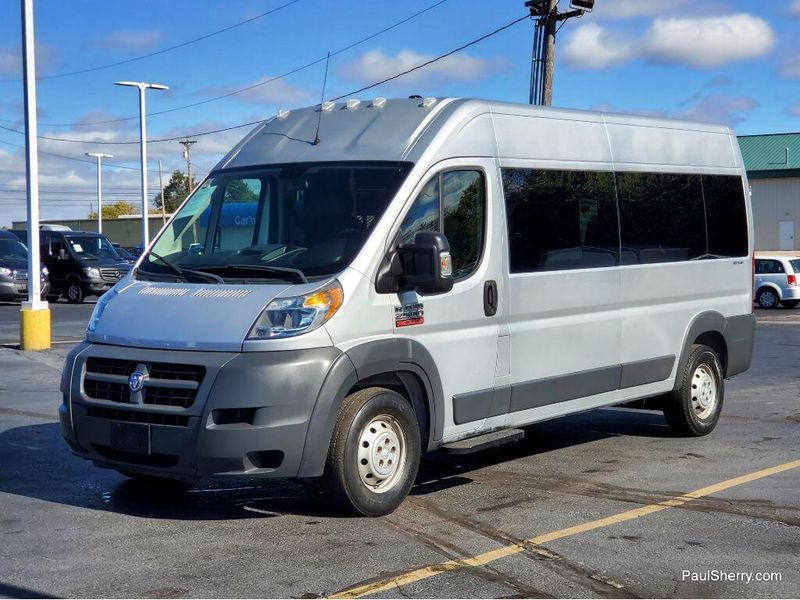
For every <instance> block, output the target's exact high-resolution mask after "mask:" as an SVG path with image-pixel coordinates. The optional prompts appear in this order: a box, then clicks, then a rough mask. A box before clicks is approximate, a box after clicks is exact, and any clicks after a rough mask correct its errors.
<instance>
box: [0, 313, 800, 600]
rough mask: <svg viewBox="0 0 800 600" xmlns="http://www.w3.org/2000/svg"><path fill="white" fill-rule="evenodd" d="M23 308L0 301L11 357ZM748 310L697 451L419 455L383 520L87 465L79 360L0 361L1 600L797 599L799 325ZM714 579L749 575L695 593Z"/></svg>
mask: <svg viewBox="0 0 800 600" xmlns="http://www.w3.org/2000/svg"><path fill="white" fill-rule="evenodd" d="M91 308H92V307H91V306H90V305H83V306H69V305H64V304H59V305H58V306H56V307H55V309H54V313H53V320H54V332H55V335H56V337H57V338H58V339H62V340H69V339H79V338H80V337H82V332H83V327H84V324H85V321H86V319H88V317H89V314H90V312H91ZM17 310H18V306H17V307H14V306H12V305H2V306H0V336H2V342H3V343H13V342H15V341H16V335H17V333H16V331H17V330H16V327H17V326H18V325H17V324H18V316H17V315H16V311H17ZM758 312H759V315H758V317H759V325H758V329H757V337H756V351H755V358H754V363H753V367H752V368H751V370H750V371H749V372H747V373H746V374H744V375H742V376H740V377H738V378H736V379H734V380H732V381H730V382H728V384H727V388H726V392H727V393H726V398H725V406H724V409H723V416H722V419H721V421H720V424H719V426H718V428H717V429H716V431H714V433H712V435H710V436H709V437H706V438H699V439H680V438H675V437H671V436H670V434H669V433H668V431H667V428H666V425H665V423H664V419H663V417H662V416H661V414H660V413H653V412H646V411H637V410H631V409H603V410H595V411H591V412H588V413H584V414H581V415H575V416H572V417H568V418H563V419H560V420H557V421H551V422H548V423H543V424H540V425H537V426H534V427H531V428H529V429H528V430H527V435H526V437H525V439H524V440H523V441H522V442H519V443H517V444H514V445H511V446H506V447H503V448H499V449H496V450H493V451H487V452H484V453H482V454H476V455H472V456H469V457H461V458H458V459H454V458H447V457H441V456H432V457H429V458H428V459H426V460H425V461H424V462H423V466H422V470H421V473H420V476H419V478H418V481H417V485H416V486H415V488H414V490H413V491H412V495H411V496H410V497H409V499H408V500H407V501H406V502H405V503H404V504H403V506H402V507H401V508H400V509H399V510H398V511H397V512H396V513H394V514H392V515H390V516H388V517H384V518H379V519H352V518H343V517H341V516H339V515H337V514H336V513H335V512H334V511H333V510H332V509H331V508H330V507H329V506H328V505H327V504H326V502H325V499H324V498H323V497H322V496H321V495H320V494H319V492H318V491H317V490H316V488H315V487H314V486H313V485H308V484H305V483H300V482H293V481H289V482H262V483H252V482H250V483H248V482H245V483H241V484H236V485H231V484H225V483H223V484H218V483H217V484H208V485H205V486H202V487H198V488H194V489H190V490H188V491H187V490H181V489H170V488H169V487H164V486H160V487H148V486H142V485H137V484H133V483H131V482H129V481H127V480H126V479H125V478H124V477H122V476H121V475H118V474H117V473H115V472H109V471H103V470H98V469H95V468H94V467H92V465H91V464H89V463H86V462H84V461H82V460H80V459H78V458H75V457H73V456H71V455H70V453H69V451H68V450H67V447H66V445H65V444H64V442H63V441H62V439H61V435H60V432H59V428H58V424H57V420H56V409H57V405H58V403H59V402H60V396H59V392H58V381H59V376H60V367H61V363H62V361H63V358H64V356H65V355H66V353H67V352H68V350H69V347H70V344H58V345H56V346H55V347H54V349H53V350H51V351H49V352H43V353H35V354H25V353H21V352H19V351H17V350H14V349H13V348H8V347H5V348H3V347H0V540H2V543H1V544H0V596H3V595H5V596H9V597H15V596H16V597H19V596H36V595H39V596H44V595H51V596H80V597H105V596H113V597H167V598H177V597H198V596H204V597H294V598H313V597H320V596H332V595H333V596H349V597H358V596H371V597H405V596H413V597H417V596H419V597H534V598H537V597H541V598H544V597H563V596H572V597H624V598H627V597H719V596H722V597H797V596H799V595H800V575H799V574H798V565H799V562H798V556H800V494H799V493H798V489H800V368H798V366H800V354H798V353H799V352H800V310H794V311H790V310H784V309H779V310H775V311H769V312H767V311H758ZM12 325H13V327H12ZM70 336H72V337H70ZM711 570H719V571H724V572H725V573H726V574H733V573H741V574H744V575H737V576H736V579H738V580H737V581H692V580H691V579H692V575H691V574H692V573H694V574H697V576H698V577H704V576H705V574H706V573H707V571H711ZM685 572H689V573H690V575H686V573H685ZM763 573H768V574H773V575H770V576H769V577H770V579H772V581H769V582H765V581H755V579H752V580H751V581H750V582H749V583H748V582H747V580H746V579H747V575H748V574H749V575H751V576H752V577H753V578H755V577H756V575H757V574H763ZM778 578H780V579H779V580H778Z"/></svg>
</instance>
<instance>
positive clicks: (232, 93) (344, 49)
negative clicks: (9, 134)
mask: <svg viewBox="0 0 800 600" xmlns="http://www.w3.org/2000/svg"><path fill="white" fill-rule="evenodd" d="M448 1H449V0H439V1H438V2H435V3H434V4H431V5H430V6H428V7H427V8H424V9H422V10H420V11H417V12H415V13H414V14H412V15H409V16H408V17H406V18H404V19H401V20H400V21H397V22H395V23H392V24H391V25H388V26H387V27H384V28H383V29H381V30H379V31H376V32H374V33H371V34H370V35H368V36H366V37H363V38H361V39H360V40H357V41H355V42H352V43H351V44H348V45H347V46H344V47H342V48H339V49H338V50H335V51H333V52H331V53H330V55H331V56H332V57H333V56H336V55H338V54H342V53H343V52H347V51H348V50H352V49H353V48H355V47H356V46H360V45H361V44H365V43H366V42H368V41H370V40H372V39H374V38H376V37H378V36H380V35H383V34H384V33H387V32H388V31H391V30H392V29H396V28H397V27H400V26H401V25H404V24H405V23H408V22H409V21H412V20H413V19H416V18H417V17H419V16H421V15H423V14H425V13H427V12H429V11H431V10H433V9H434V8H436V7H438V6H441V5H442V4H444V3H445V2H448ZM327 58H328V56H327V54H326V55H325V56H322V57H320V58H317V59H314V60H312V61H310V62H308V63H306V64H304V65H302V66H299V67H295V68H293V69H291V70H289V71H286V72H285V73H282V74H280V75H276V76H274V77H270V78H269V79H265V80H264V81H259V82H258V83H254V84H252V85H248V86H245V87H243V88H239V89H236V90H231V91H230V92H226V93H224V94H220V95H219V96H213V97H211V98H206V99H205V100H198V101H197V102H192V103H191V104H184V105H182V106H174V107H172V108H167V109H164V110H157V111H154V112H151V113H148V115H147V116H148V117H154V116H156V115H163V114H167V113H171V112H176V111H179V110H186V109H187V108H195V107H197V106H202V105H204V104H208V103H210V102H216V101H217V100H224V99H225V98H230V97H231V96H236V95H238V94H242V93H244V92H248V91H250V90H253V89H256V88H259V87H262V86H265V85H269V84H270V83H274V82H275V81H278V80H280V79H285V78H286V77H289V76H290V75H294V74H295V73H299V72H300V71H304V70H306V69H308V68H310V67H313V66H314V65H318V64H320V63H323V62H325V61H326V60H327ZM138 118H139V117H138V115H135V116H132V117H120V118H118V119H106V120H103V121H87V122H85V123H40V125H41V126H43V127H87V126H91V125H109V124H111V123H121V122H124V121H132V120H135V119H138ZM3 122H5V123H13V122H14V121H7V120H3Z"/></svg>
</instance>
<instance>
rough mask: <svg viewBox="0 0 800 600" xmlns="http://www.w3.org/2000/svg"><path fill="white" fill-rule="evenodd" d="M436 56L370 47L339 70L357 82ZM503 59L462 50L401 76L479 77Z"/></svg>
mask: <svg viewBox="0 0 800 600" xmlns="http://www.w3.org/2000/svg"><path fill="white" fill-rule="evenodd" d="M433 58H435V57H434V56H433V55H431V54H421V53H419V52H417V51H415V50H409V49H405V50H400V51H399V52H398V53H397V54H395V55H394V56H392V55H388V54H386V53H384V52H383V51H382V50H379V49H375V50H370V51H369V52H366V53H364V54H362V55H361V56H360V57H358V58H357V59H356V60H354V61H351V62H350V63H347V64H345V65H344V66H343V67H341V69H339V74H340V75H341V76H342V77H344V78H345V79H349V80H350V81H355V82H357V83H374V82H376V81H380V80H382V79H386V78H387V77H391V76H392V75H395V74H397V73H400V72H402V71H406V70H408V69H410V68H412V67H415V66H417V65H420V64H422V63H424V62H426V61H429V60H431V59H433ZM504 66H505V64H504V63H502V62H501V61H498V60H487V59H484V58H478V57H476V56H471V55H469V54H467V53H466V52H459V53H458V54H453V55H452V56H448V57H447V58H443V59H442V60H440V61H438V62H435V63H433V64H431V65H429V66H427V67H425V68H422V69H419V70H417V71H414V72H413V73H409V74H408V75H405V76H404V77H402V79H401V81H402V82H403V83H404V84H417V85H432V84H439V85H441V84H445V83H454V82H473V81H478V80H480V79H482V78H483V77H485V76H486V75H487V74H489V73H490V72H491V71H493V70H495V69H497V68H503V67H504Z"/></svg>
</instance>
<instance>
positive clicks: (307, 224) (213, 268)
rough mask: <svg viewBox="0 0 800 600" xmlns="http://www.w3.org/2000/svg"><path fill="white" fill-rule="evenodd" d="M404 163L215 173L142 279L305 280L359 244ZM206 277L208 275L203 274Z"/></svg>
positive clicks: (325, 271)
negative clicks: (162, 277)
mask: <svg viewBox="0 0 800 600" xmlns="http://www.w3.org/2000/svg"><path fill="white" fill-rule="evenodd" d="M410 169H411V164H409V163H388V162H358V163H344V162H335V163H333V162H332V163H292V164H284V165H270V166H265V167H258V168H247V169H231V170H228V171H224V170H223V171H217V172H215V173H212V174H211V175H210V176H209V178H208V179H207V180H206V181H205V182H204V183H203V184H202V185H201V186H200V187H199V188H198V189H197V190H195V192H194V194H193V195H192V196H191V197H190V198H189V199H188V200H187V201H186V202H185V203H184V205H183V206H182V207H181V209H180V210H179V211H178V212H177V213H176V214H175V216H174V217H173V219H172V220H171V221H170V222H169V224H168V225H167V226H166V227H165V228H164V230H163V231H162V233H161V235H160V236H159V237H158V239H157V241H156V242H155V244H154V245H153V247H152V249H151V251H150V252H149V253H148V254H147V256H145V258H144V260H143V261H142V263H141V265H140V268H139V274H140V275H145V276H148V275H164V276H169V277H175V276H184V277H185V278H189V277H191V276H192V272H194V276H197V275H198V274H197V271H200V272H201V273H200V276H201V277H205V280H206V281H210V282H213V281H219V280H220V278H223V279H225V280H236V281H246V282H250V281H252V280H276V279H278V280H288V281H293V282H294V281H295V280H298V281H307V280H309V279H311V278H321V277H326V276H329V275H333V274H335V273H338V272H340V271H341V270H342V269H344V268H345V267H346V266H347V265H348V264H349V263H350V261H351V260H352V259H353V258H354V257H355V255H356V254H357V253H358V251H359V250H360V249H361V247H362V246H363V245H364V242H365V241H366V239H367V237H368V236H369V234H370V232H371V231H372V228H373V227H374V226H375V224H376V223H377V221H378V219H380V217H381V216H382V215H383V213H384V211H385V210H386V207H387V206H388V205H389V202H391V200H392V198H393V197H394V195H395V194H396V193H397V190H398V189H399V188H400V185H401V184H402V183H403V180H404V179H405V177H406V175H407V174H408V172H409V171H410ZM209 275H210V276H209Z"/></svg>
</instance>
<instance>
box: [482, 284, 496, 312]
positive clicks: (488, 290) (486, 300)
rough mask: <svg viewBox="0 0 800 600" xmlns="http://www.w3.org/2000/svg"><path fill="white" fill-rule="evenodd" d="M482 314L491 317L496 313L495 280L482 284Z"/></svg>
mask: <svg viewBox="0 0 800 600" xmlns="http://www.w3.org/2000/svg"><path fill="white" fill-rule="evenodd" d="M483 314H485V315H486V316H487V317H493V316H495V315H496V314H497V282H495V281H487V282H486V283H484V284H483Z"/></svg>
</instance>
